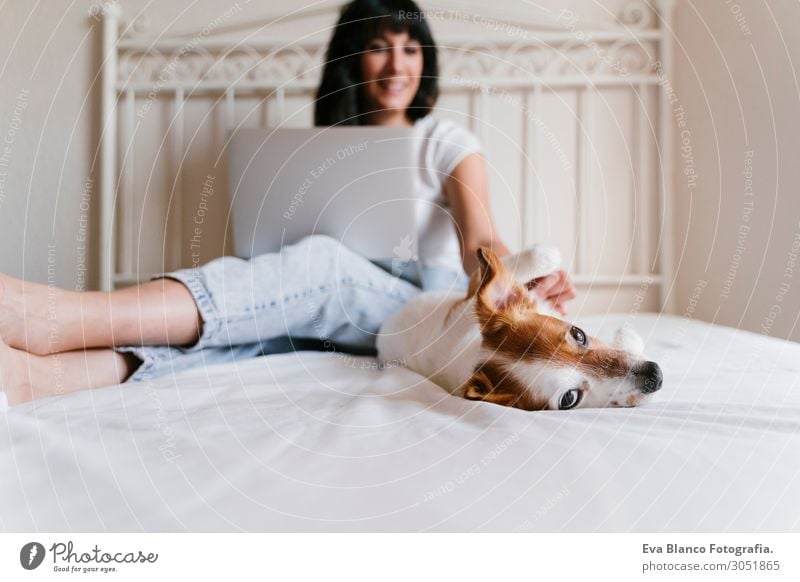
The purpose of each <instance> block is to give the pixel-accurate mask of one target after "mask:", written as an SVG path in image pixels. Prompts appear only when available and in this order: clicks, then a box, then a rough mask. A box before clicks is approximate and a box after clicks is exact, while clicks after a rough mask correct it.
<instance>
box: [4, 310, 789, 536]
mask: <svg viewBox="0 0 800 582" xmlns="http://www.w3.org/2000/svg"><path fill="white" fill-rule="evenodd" d="M576 323H579V324H580V325H581V326H584V327H585V328H586V329H587V330H591V331H592V333H595V334H596V335H598V336H599V337H603V338H610V337H612V336H613V332H614V330H616V329H617V328H619V327H620V326H621V325H623V324H625V323H628V324H630V325H631V327H632V328H633V329H634V330H635V331H636V332H638V333H639V334H640V335H641V336H642V338H643V339H644V343H645V353H647V354H648V356H649V357H653V358H656V359H658V361H659V362H660V363H661V364H662V367H663V370H664V376H665V381H664V388H663V389H662V390H661V391H660V392H659V393H658V394H657V395H656V397H655V398H654V401H653V402H652V403H651V404H648V405H645V406H642V407H640V408H634V409H585V410H575V411H569V412H562V411H553V412H525V411H521V410H518V409H514V408H508V407H503V406H497V405H492V404H486V403H478V402H470V401H467V400H464V399H462V398H458V397H455V396H451V395H450V394H448V393H447V392H445V391H444V390H442V389H441V388H439V387H437V386H436V385H434V384H433V383H432V382H430V381H428V380H426V379H424V378H422V377H421V376H418V375H417V374H415V373H413V372H411V371H410V370H408V369H406V368H403V367H389V368H387V369H377V366H375V365H374V364H375V360H373V359H371V358H363V357H354V356H343V355H342V354H335V353H318V352H306V353H295V354H283V355H275V356H267V357H262V358H256V359H253V360H247V361H243V362H240V363H238V364H222V365H216V366H210V367H208V368H199V369H194V370H189V371H187V372H184V373H181V374H178V375H176V376H167V377H164V378H160V379H156V380H154V381H152V382H150V383H143V384H139V385H121V386H113V387H109V388H104V389H100V390H94V391H86V392H78V393H75V394H72V395H68V396H61V397H57V398H52V399H49V400H42V401H38V402H33V403H29V404H25V405H21V406H18V407H15V408H13V409H11V410H9V411H7V412H4V413H0V472H1V474H2V475H3V478H2V479H0V528H2V529H3V530H4V531H86V532H88V531H98V530H107V531H243V530H244V531H640V532H645V531H717V530H720V531H753V532H760V531H797V530H800V503H798V502H797V491H798V490H800V386H799V385H798V384H800V374H798V367H799V366H800V364H798V362H800V345H798V344H793V343H790V342H784V341H780V340H775V339H772V338H768V337H764V336H762V335H759V334H753V333H747V332H741V331H737V330H734V329H730V328H724V327H720V326H715V325H710V324H706V323H700V322H695V321H689V320H685V319H681V318H677V317H670V316H656V315H637V316H631V315H629V314H623V315H609V316H598V317H591V318H586V319H584V320H582V321H580V322H576ZM154 395H155V396H154Z"/></svg>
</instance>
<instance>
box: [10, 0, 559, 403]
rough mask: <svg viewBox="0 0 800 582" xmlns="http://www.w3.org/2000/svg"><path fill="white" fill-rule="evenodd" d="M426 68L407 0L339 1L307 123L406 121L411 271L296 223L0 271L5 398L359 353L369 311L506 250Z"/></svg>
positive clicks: (461, 276) (478, 160)
mask: <svg viewBox="0 0 800 582" xmlns="http://www.w3.org/2000/svg"><path fill="white" fill-rule="evenodd" d="M437 73H438V69H437V61H436V47H435V44H434V42H433V38H432V36H431V32H430V30H429V28H428V25H427V23H426V22H425V20H424V14H423V13H421V11H420V9H419V7H418V6H417V5H416V4H415V3H414V2H413V1H412V0H355V1H354V2H352V3H350V4H348V5H347V6H346V7H345V8H344V10H343V12H342V15H341V18H340V20H339V23H338V25H337V27H336V30H335V32H334V34H333V38H332V39H331V42H330V45H329V47H328V53H327V64H326V66H325V70H324V72H323V76H322V82H321V84H320V87H319V90H318V93H317V102H316V106H315V107H316V109H315V122H316V123H317V124H318V125H342V124H345V125H347V124H361V125H387V126H390V125H397V126H403V125H405V126H413V127H414V131H415V136H416V137H417V139H418V140H419V151H420V162H421V164H420V165H421V168H420V172H421V173H420V181H419V192H418V193H417V194H418V195H419V197H420V198H421V199H422V200H423V201H425V202H428V204H423V207H424V208H423V209H422V211H421V213H420V217H419V248H418V254H419V262H418V264H417V265H415V266H416V267H417V269H416V272H415V273H414V272H412V273H411V274H410V275H408V276H405V277H404V278H398V277H396V276H394V275H392V274H390V273H389V272H387V271H386V270H384V269H382V268H381V267H379V266H377V265H376V264H373V263H372V262H370V261H368V260H366V259H364V258H362V257H361V256H359V255H356V254H355V253H353V252H351V251H349V250H348V249H347V248H345V247H343V246H342V245H340V244H339V243H338V242H337V241H335V240H333V239H331V238H328V237H325V236H313V235H312V236H309V237H307V238H305V239H303V240H301V241H300V242H298V243H297V244H295V245H291V246H287V247H285V248H284V249H282V250H281V251H280V252H279V253H271V254H266V255H262V256H259V257H255V258H253V259H251V260H249V261H245V260H241V259H237V258H233V257H223V258H219V259H216V260H214V261H211V262H210V263H208V264H206V265H205V266H203V267H201V268H195V269H185V270H180V271H176V272H173V273H168V274H165V275H163V276H162V277H161V278H158V279H155V280H153V281H150V282H147V283H144V284H142V285H139V286H136V287H131V288H127V289H123V290H119V291H113V292H111V293H105V292H84V293H78V292H69V291H64V290H59V289H52V288H50V287H47V286H44V285H38V284H34V283H29V282H25V281H21V280H17V279H13V278H11V277H8V276H4V275H0V338H2V341H0V382H1V383H0V388H1V389H2V391H3V392H5V394H6V397H7V399H8V401H9V403H10V404H17V403H21V402H26V401H30V400H32V399H36V398H41V397H46V396H52V395H56V394H64V393H68V392H73V391H76V390H81V389H87V388H96V387H100V386H107V385H112V384H116V383H119V382H126V381H127V382H136V381H141V380H143V379H147V378H154V377H156V376H159V375H161V374H165V373H169V372H174V371H178V370H182V369H185V368H189V367H192V366H196V365H200V364H203V363H218V362H224V361H231V360H235V359H238V358H244V357H253V356H257V355H261V354H268V353H275V352H279V351H286V349H287V346H288V347H289V348H291V347H293V346H294V347H296V346H297V342H298V341H302V339H303V338H312V339H316V340H325V341H326V342H328V341H329V342H332V345H336V346H344V347H345V349H352V350H355V351H362V352H363V351H369V350H372V349H374V344H375V334H376V332H377V330H378V329H379V327H380V325H381V323H382V322H383V321H384V320H385V319H386V318H387V317H388V316H389V315H390V314H391V313H392V312H393V311H395V310H396V309H398V308H400V307H401V306H402V304H403V303H404V302H405V301H407V300H408V299H410V298H411V297H413V296H414V295H415V294H416V293H418V292H420V290H421V289H432V288H441V287H448V286H465V282H466V274H467V273H471V272H472V271H473V270H474V269H475V268H476V267H477V263H476V250H477V249H478V247H480V246H490V247H492V248H493V249H494V250H495V252H497V253H498V254H499V255H504V254H507V253H508V249H507V248H506V246H505V245H504V244H503V243H502V241H501V240H500V237H499V236H498V234H497V232H496V231H495V226H494V223H493V221H492V218H491V215H490V210H489V204H488V192H487V176H486V169H485V163H484V159H483V156H482V155H481V153H480V144H479V143H478V141H477V139H476V138H475V137H474V136H473V135H472V134H471V133H469V132H468V131H467V130H465V129H463V128H461V127H459V126H458V125H456V124H454V123H451V122H445V121H441V120H436V119H434V118H433V117H431V116H429V113H430V111H431V109H432V108H433V106H434V103H435V102H436V98H437V96H438V89H437ZM454 225H455V228H454ZM536 289H537V291H538V293H539V295H540V296H541V297H542V298H544V299H546V300H548V301H550V302H551V303H552V304H553V306H554V307H555V308H556V309H559V310H561V311H563V310H564V305H565V303H566V302H567V301H568V300H570V299H572V298H573V297H574V295H575V292H574V288H573V286H572V284H571V282H570V281H569V278H568V277H567V275H566V274H565V273H564V272H563V271H562V272H559V273H557V274H555V275H551V276H549V277H547V278H544V279H542V280H539V281H537V282H536ZM326 345H329V344H327V343H326Z"/></svg>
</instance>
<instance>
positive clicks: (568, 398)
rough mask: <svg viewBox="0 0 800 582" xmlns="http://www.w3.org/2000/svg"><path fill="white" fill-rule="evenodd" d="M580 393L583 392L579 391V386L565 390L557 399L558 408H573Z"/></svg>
mask: <svg viewBox="0 0 800 582" xmlns="http://www.w3.org/2000/svg"><path fill="white" fill-rule="evenodd" d="M582 395H583V392H581V390H580V388H573V389H572V390H567V391H566V392H564V393H563V394H562V395H561V400H559V401H558V408H559V410H569V409H570V408H575V407H576V406H578V404H579V403H580V401H581V396H582Z"/></svg>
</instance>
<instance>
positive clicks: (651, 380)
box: [633, 362, 664, 394]
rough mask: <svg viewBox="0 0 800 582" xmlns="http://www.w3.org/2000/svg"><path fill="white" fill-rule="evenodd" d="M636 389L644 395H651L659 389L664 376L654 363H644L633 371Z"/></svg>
mask: <svg viewBox="0 0 800 582" xmlns="http://www.w3.org/2000/svg"><path fill="white" fill-rule="evenodd" d="M633 375H634V378H635V381H636V388H637V389H638V390H639V391H640V392H643V393H644V394H652V393H653V392H656V391H658V390H659V389H660V388H661V384H662V383H663V382H664V375H663V374H662V373H661V367H660V366H659V365H658V364H656V363H655V362H645V363H644V364H642V365H640V366H639V367H637V368H636V369H635V370H634V371H633Z"/></svg>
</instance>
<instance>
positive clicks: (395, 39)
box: [361, 30, 423, 125]
mask: <svg viewBox="0 0 800 582" xmlns="http://www.w3.org/2000/svg"><path fill="white" fill-rule="evenodd" d="M422 65H423V60H422V47H421V46H420V44H419V42H418V41H416V40H414V39H411V38H409V36H408V33H407V32H399V33H397V32H392V31H390V30H383V31H381V32H379V33H378V35H377V36H376V37H375V38H373V39H372V40H370V41H369V42H367V46H366V47H365V50H364V53H363V54H362V56H361V74H362V81H363V85H362V86H361V90H362V92H363V96H364V101H365V103H366V105H367V107H368V108H369V110H370V111H372V112H373V113H372V114H371V116H370V120H371V122H372V123H375V124H379V125H411V121H410V120H409V119H408V118H407V117H406V110H407V109H408V106H409V105H410V104H411V102H412V101H413V100H414V96H415V95H416V94H417V91H418V90H419V84H420V75H422Z"/></svg>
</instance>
